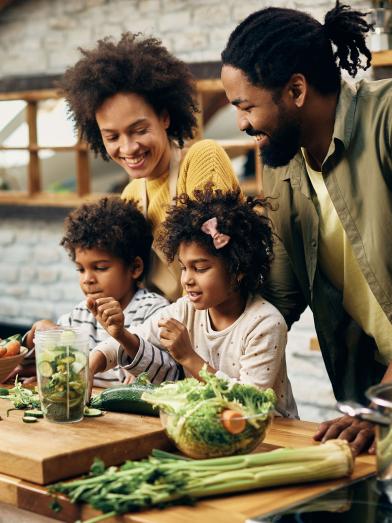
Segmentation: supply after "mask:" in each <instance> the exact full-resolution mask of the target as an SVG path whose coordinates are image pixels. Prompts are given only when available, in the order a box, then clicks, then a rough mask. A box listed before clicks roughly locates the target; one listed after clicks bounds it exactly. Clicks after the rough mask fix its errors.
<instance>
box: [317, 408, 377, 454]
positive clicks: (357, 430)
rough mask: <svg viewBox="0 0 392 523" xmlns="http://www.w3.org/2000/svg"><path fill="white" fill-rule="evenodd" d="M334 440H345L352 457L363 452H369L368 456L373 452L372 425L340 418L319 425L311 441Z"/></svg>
mask: <svg viewBox="0 0 392 523" xmlns="http://www.w3.org/2000/svg"><path fill="white" fill-rule="evenodd" d="M335 438H339V439H345V440H347V441H348V442H349V444H350V447H351V450H352V453H353V455H354V456H357V455H358V454H360V453H361V452H363V451H365V450H369V453H370V454H374V452H375V445H374V425H373V424H372V423H369V422H368V421H362V420H360V419H356V418H352V417H350V416H342V417H340V418H335V419H333V420H330V421H325V422H324V423H321V425H320V426H319V429H318V431H317V432H316V434H315V435H314V436H313V439H315V440H316V441H322V442H324V441H327V440H328V439H335Z"/></svg>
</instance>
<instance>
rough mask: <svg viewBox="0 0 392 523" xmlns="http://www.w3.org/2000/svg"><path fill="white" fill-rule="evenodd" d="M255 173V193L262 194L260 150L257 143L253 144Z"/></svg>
mask: <svg viewBox="0 0 392 523" xmlns="http://www.w3.org/2000/svg"><path fill="white" fill-rule="evenodd" d="M255 175H256V188H257V195H258V196H262V195H263V164H262V162H261V158H260V151H259V148H258V147H257V145H255Z"/></svg>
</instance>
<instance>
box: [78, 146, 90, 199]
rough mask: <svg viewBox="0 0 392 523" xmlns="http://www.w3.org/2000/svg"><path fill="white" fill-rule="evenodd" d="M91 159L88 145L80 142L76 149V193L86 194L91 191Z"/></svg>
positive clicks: (79, 194)
mask: <svg viewBox="0 0 392 523" xmlns="http://www.w3.org/2000/svg"><path fill="white" fill-rule="evenodd" d="M90 182H91V173H90V160H89V156H88V149H87V145H86V144H85V143H84V142H79V143H78V146H77V149H76V193H77V195H78V196H85V195H86V194H89V193H90V192H91V184H90Z"/></svg>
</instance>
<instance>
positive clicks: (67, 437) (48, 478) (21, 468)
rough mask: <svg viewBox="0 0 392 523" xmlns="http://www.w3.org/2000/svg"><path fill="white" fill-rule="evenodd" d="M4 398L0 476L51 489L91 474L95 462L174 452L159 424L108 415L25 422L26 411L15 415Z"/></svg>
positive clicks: (0, 413)
mask: <svg viewBox="0 0 392 523" xmlns="http://www.w3.org/2000/svg"><path fill="white" fill-rule="evenodd" d="M10 407H11V403H10V402H9V401H7V400H1V399H0V416H1V417H2V418H3V419H2V420H0V473H4V474H9V475H12V476H15V477H17V478H20V479H25V480H28V481H30V482H32V483H38V484H40V485H46V484H48V483H53V482H55V481H58V480H61V479H64V478H69V477H72V476H77V475H80V474H84V473H85V472H87V471H88V470H89V468H90V466H91V464H92V462H93V460H94V458H95V457H99V458H101V459H102V460H103V461H104V462H105V464H106V465H117V464H119V463H122V462H124V461H125V460H126V459H138V458H143V457H145V456H147V455H148V454H149V453H150V452H151V450H152V449H153V448H159V449H169V448H170V443H169V440H168V438H167V437H166V435H165V432H164V430H163V429H162V426H161V423H160V421H159V419H157V418H152V417H149V416H139V415H134V414H120V413H114V412H107V413H106V414H104V415H103V416H100V417H98V418H85V419H84V420H82V421H80V422H78V423H68V424H58V423H51V422H49V421H46V420H45V419H40V420H39V421H38V422H37V423H32V424H28V423H24V422H23V421H22V417H23V411H12V412H10V413H9V417H6V411H7V409H9V408H10Z"/></svg>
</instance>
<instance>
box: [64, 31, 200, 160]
mask: <svg viewBox="0 0 392 523" xmlns="http://www.w3.org/2000/svg"><path fill="white" fill-rule="evenodd" d="M141 36H142V35H141V33H135V34H133V33H124V34H123V35H122V37H121V39H120V40H119V41H118V43H115V42H113V41H112V39H111V38H109V37H107V38H104V39H102V40H98V42H97V46H96V47H95V48H94V49H92V50H86V49H80V51H81V53H82V54H83V58H81V59H80V60H79V61H78V62H77V63H76V64H75V65H74V66H73V67H70V68H68V69H67V70H66V72H65V74H64V76H63V78H62V80H61V81H60V83H59V85H60V88H61V90H62V92H63V94H64V96H65V99H66V101H67V102H68V106H69V115H70V117H71V118H72V119H73V121H74V123H75V126H76V128H77V129H78V130H79V132H80V135H81V137H82V138H83V139H84V140H86V141H87V142H88V143H89V145H90V147H91V149H92V150H93V151H94V152H95V153H96V154H100V155H101V156H102V158H103V159H104V160H108V159H109V156H108V154H107V152H106V149H105V146H104V144H103V141H102V137H101V133H100V130H99V127H98V125H97V122H96V118H95V114H96V112H97V110H98V109H99V108H100V107H101V106H102V104H103V103H104V102H105V100H107V99H108V98H110V97H111V96H114V95H115V94H118V93H135V94H138V95H140V96H142V97H143V98H144V99H145V100H146V102H147V103H149V104H150V105H151V107H152V108H153V109H154V111H155V113H156V114H157V115H158V116H160V115H161V114H162V112H163V111H167V112H168V114H169V117H170V126H169V128H168V129H167V134H168V136H169V138H173V139H175V140H177V141H178V143H179V145H180V147H182V146H183V144H184V140H185V139H187V138H193V128H194V127H195V126H196V118H195V112H197V104H196V94H195V85H194V80H193V77H192V74H191V72H190V70H189V68H188V66H187V65H186V64H185V63H184V62H182V61H181V60H178V59H177V58H176V57H174V56H173V55H172V54H170V53H169V51H168V50H167V49H166V48H165V47H164V46H163V45H162V43H161V42H160V40H157V39H156V38H141Z"/></svg>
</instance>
